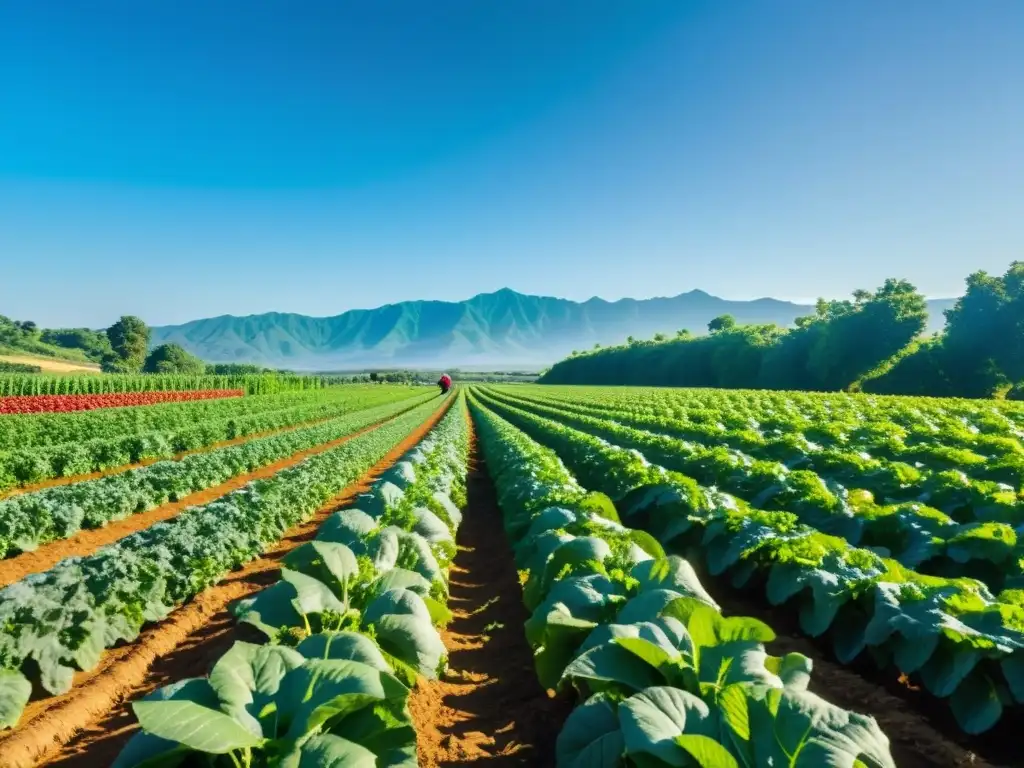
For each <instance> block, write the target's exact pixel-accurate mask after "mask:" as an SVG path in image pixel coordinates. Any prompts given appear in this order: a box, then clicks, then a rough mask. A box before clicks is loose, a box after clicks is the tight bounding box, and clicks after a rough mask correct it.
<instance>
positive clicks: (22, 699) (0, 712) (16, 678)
mask: <svg viewBox="0 0 1024 768" xmlns="http://www.w3.org/2000/svg"><path fill="white" fill-rule="evenodd" d="M31 695H32V683H30V682H29V681H28V678H27V677H25V676H24V675H23V674H21V672H17V671H15V670H12V669H4V670H0V728H13V727H14V726H16V725H17V724H18V720H19V719H20V718H21V713H22V712H24V711H25V705H26V704H28V700H29V697H30V696H31Z"/></svg>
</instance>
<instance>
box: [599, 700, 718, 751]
mask: <svg viewBox="0 0 1024 768" xmlns="http://www.w3.org/2000/svg"><path fill="white" fill-rule="evenodd" d="M619 722H620V724H621V726H622V733H623V737H624V739H625V744H626V755H627V756H629V757H633V756H637V757H639V758H641V759H643V758H644V757H648V756H649V757H653V758H657V759H658V760H661V761H662V762H664V763H665V764H667V765H670V766H674V767H678V768H684V767H685V766H686V765H687V764H688V762H689V759H690V758H689V755H688V754H687V752H686V750H684V749H683V748H682V747H681V746H680V745H679V744H678V743H677V742H676V738H677V737H678V736H680V735H682V734H684V733H688V734H700V735H706V736H714V735H715V732H716V729H717V718H716V717H715V716H714V714H713V713H712V712H711V710H710V709H709V708H708V705H707V704H705V703H704V702H703V701H701V699H700V698H699V697H697V696H695V695H693V694H692V693H690V692H688V691H683V690H680V689H679V688H668V687H664V686H659V687H655V688H648V689H647V690H645V691H643V692H641V693H638V694H636V695H635V696H631V697H630V698H628V699H626V700H625V701H623V702H622V703H621V704H619Z"/></svg>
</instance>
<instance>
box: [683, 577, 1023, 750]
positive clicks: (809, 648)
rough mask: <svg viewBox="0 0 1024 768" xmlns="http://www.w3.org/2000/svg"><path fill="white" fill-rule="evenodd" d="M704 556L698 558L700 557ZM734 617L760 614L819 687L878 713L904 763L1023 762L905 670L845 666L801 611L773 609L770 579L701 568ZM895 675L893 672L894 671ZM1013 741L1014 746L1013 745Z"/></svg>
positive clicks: (781, 648)
mask: <svg viewBox="0 0 1024 768" xmlns="http://www.w3.org/2000/svg"><path fill="white" fill-rule="evenodd" d="M697 560H698V558H692V559H691V562H693V563H694V564H695V567H696V561H697ZM700 577H701V582H702V583H703V584H704V585H705V586H706V587H707V588H708V590H709V591H710V592H711V593H712V596H713V597H714V598H715V600H716V601H718V603H719V605H721V607H722V613H724V614H725V615H727V616H752V617H754V618H756V619H760V620H761V621H763V622H765V623H766V624H768V625H769V626H770V627H771V628H772V629H774V630H775V632H776V633H777V637H776V639H775V640H774V641H773V642H771V643H769V644H768V651H769V652H770V653H773V654H775V655H782V654H785V653H791V652H794V651H795V652H797V653H802V654H804V655H805V656H807V657H809V658H810V659H812V660H813V662H814V670H813V672H812V673H811V686H810V687H811V690H812V691H814V692H815V693H817V694H819V695H820V696H823V697H825V698H826V699H827V700H828V701H829V702H831V703H832V704H835V705H836V706H839V707H842V708H844V709H848V710H850V711H852V712H859V713H861V714H865V715H871V716H872V717H873V718H875V720H876V721H878V725H879V727H880V728H881V729H882V732H883V733H885V735H886V736H888V737H889V743H890V746H891V748H892V755H893V758H894V759H895V761H896V765H898V766H899V768H940V767H941V768H966V767H967V766H970V768H1006V767H1008V766H1011V765H1021V761H1020V758H1019V757H1017V758H1014V757H1013V754H1014V752H1018V753H1019V750H1017V749H1015V748H1014V747H1013V746H1012V745H1006V744H1004V743H1003V742H1004V741H1005V739H1004V738H1003V737H1000V736H995V735H991V736H985V735H982V736H980V737H968V736H965V735H964V734H962V733H961V732H960V730H959V728H958V727H957V726H956V724H955V723H954V722H953V720H952V717H951V716H950V715H949V713H948V707H947V706H946V704H945V703H944V702H941V701H939V700H937V699H935V697H934V696H930V695H929V694H927V693H926V692H923V691H921V692H915V691H913V690H911V689H910V688H908V687H907V686H906V685H904V684H901V683H900V681H899V679H898V673H896V672H891V673H880V672H879V671H878V670H877V669H875V668H874V667H873V666H869V665H868V663H867V662H866V661H865V663H864V664H855V665H853V666H848V665H843V664H840V663H839V662H838V661H836V659H835V657H834V656H833V654H832V652H831V650H830V649H829V648H828V647H827V644H826V642H817V641H814V640H811V639H810V638H808V637H807V636H806V635H805V634H803V632H802V631H801V630H800V627H799V623H798V621H797V618H796V616H795V615H794V614H793V613H792V612H791V611H789V610H787V609H785V608H773V607H772V606H770V605H769V604H768V603H767V601H766V599H765V598H764V587H763V585H757V586H751V587H750V588H749V589H745V590H737V589H733V588H732V587H730V586H728V585H726V584H724V583H722V580H721V579H716V578H714V577H710V576H707V575H706V574H705V573H700ZM886 674H888V679H887V678H886V676H885V675H886ZM1007 747H1009V749H1008V748H1007Z"/></svg>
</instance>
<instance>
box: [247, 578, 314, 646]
mask: <svg viewBox="0 0 1024 768" xmlns="http://www.w3.org/2000/svg"><path fill="white" fill-rule="evenodd" d="M295 597H296V592H295V587H294V586H292V585H291V584H289V583H288V582H287V581H278V582H275V583H274V584H272V585H271V586H269V587H267V588H266V589H263V590H261V591H259V592H257V593H256V595H255V596H254V597H250V598H247V599H245V600H240V601H239V602H238V603H236V604H235V606H234V608H233V609H232V610H233V612H234V614H235V616H236V617H237V618H238V620H239V621H242V622H245V623H247V624H252V625H253V626H254V627H256V628H257V629H259V630H260V631H261V632H263V633H264V634H265V635H267V636H268V637H271V638H273V637H275V636H276V635H277V631H278V630H279V629H281V628H283V627H301V626H302V624H303V622H302V615H301V614H300V613H299V612H298V611H297V610H296V607H295V605H294V602H293V600H294V598H295Z"/></svg>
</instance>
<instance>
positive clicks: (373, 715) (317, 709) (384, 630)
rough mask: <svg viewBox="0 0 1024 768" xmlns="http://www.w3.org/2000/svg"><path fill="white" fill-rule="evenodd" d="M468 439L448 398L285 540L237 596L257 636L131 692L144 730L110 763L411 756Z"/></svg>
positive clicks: (357, 760) (352, 762)
mask: <svg viewBox="0 0 1024 768" xmlns="http://www.w3.org/2000/svg"><path fill="white" fill-rule="evenodd" d="M468 450H469V441H468V425H467V421H466V415H465V412H464V406H463V405H462V404H461V403H459V404H457V405H456V406H454V407H452V408H450V409H449V411H448V412H447V414H446V415H445V416H444V418H443V419H442V420H441V422H440V424H439V425H438V426H437V427H436V428H435V429H434V430H433V431H432V432H431V433H430V434H429V435H428V436H427V437H426V438H425V439H424V440H422V441H421V442H420V443H419V444H418V445H417V446H416V447H415V448H413V449H412V450H410V451H409V452H407V453H406V454H405V455H404V456H403V457H402V459H401V460H400V461H399V462H398V463H397V464H396V465H395V466H394V467H393V468H392V469H390V470H389V471H388V472H387V473H386V474H385V475H384V476H383V477H381V478H380V479H379V480H378V481H377V482H376V483H375V484H374V485H373V487H372V488H371V489H370V491H369V492H368V493H366V494H363V495H362V496H360V497H358V498H357V499H356V500H355V503H354V504H353V505H352V506H350V507H348V508H346V509H343V510H341V511H339V512H336V513H335V514H334V515H333V516H331V517H330V518H328V520H327V521H326V522H325V523H324V524H323V525H322V526H321V527H320V529H319V532H318V533H317V536H316V538H315V539H314V540H313V541H311V542H308V543H306V544H303V545H302V546H300V547H298V548H297V549H294V550H292V551H291V552H290V553H289V554H288V555H287V556H286V557H285V558H284V560H283V564H282V567H281V570H280V579H279V580H278V581H277V582H275V583H274V584H273V585H271V586H270V587H267V588H266V589H264V590H263V591H261V592H259V593H258V594H257V595H256V596H254V597H252V598H249V599H247V600H244V601H241V602H240V603H239V604H238V605H237V606H236V607H235V609H234V612H235V615H236V616H237V618H238V620H239V621H240V622H243V623H246V624H249V625H251V626H253V627H256V628H257V629H258V630H259V631H260V632H261V633H262V634H263V635H264V637H265V642H263V643H246V642H237V643H235V644H234V645H233V646H232V647H231V649H230V650H229V651H227V652H226V653H225V654H224V655H223V656H222V657H221V658H220V659H219V660H218V661H217V662H216V664H215V665H214V666H213V668H212V670H211V671H210V674H209V676H208V677H205V678H195V679H189V680H180V681H177V682H175V683H174V684H172V685H170V686H168V687H165V688H161V689H160V690H158V691H156V692H154V693H153V694H151V695H149V696H147V697H146V698H145V699H143V700H141V701H139V702H136V703H135V704H134V707H133V709H134V711H135V714H136V715H137V717H138V719H139V723H140V724H141V726H142V729H143V730H142V732H141V733H140V734H138V735H136V736H135V737H134V738H133V739H132V740H131V741H130V742H129V743H128V745H127V746H126V748H125V749H124V751H123V752H122V753H121V755H120V756H119V758H118V759H117V761H116V762H115V764H114V765H115V766H116V767H117V768H133V767H134V766H143V765H153V764H155V763H154V762H153V761H155V760H158V759H160V758H174V759H179V760H180V759H183V758H184V757H186V756H188V755H189V754H195V753H199V754H200V755H205V756H214V755H230V756H232V758H233V759H235V760H236V764H238V765H268V764H275V765H295V766H299V765H301V766H343V765H344V766H395V767H396V768H397V767H398V766H415V765H416V764H417V763H416V731H415V729H414V727H413V723H412V719H411V716H410V713H409V708H408V698H409V694H410V689H411V687H413V686H414V685H415V684H416V681H417V679H419V678H421V677H424V678H428V679H430V678H436V677H437V676H438V674H439V673H441V672H442V671H443V670H444V667H445V661H446V656H447V654H446V649H445V646H444V644H443V643H442V641H441V638H440V635H439V632H438V627H440V626H443V625H444V624H445V623H446V622H447V620H448V617H449V616H450V613H449V611H448V608H447V606H446V603H447V595H448V585H447V576H446V573H447V566H448V564H449V563H450V562H451V559H452V557H453V556H454V554H455V544H454V539H455V532H456V530H457V527H458V525H459V523H460V522H461V512H460V508H461V507H462V506H464V504H465V477H466V468H467V461H468ZM275 761H279V762H275Z"/></svg>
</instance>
